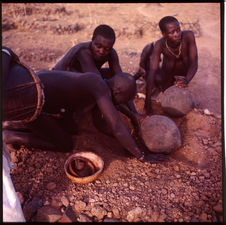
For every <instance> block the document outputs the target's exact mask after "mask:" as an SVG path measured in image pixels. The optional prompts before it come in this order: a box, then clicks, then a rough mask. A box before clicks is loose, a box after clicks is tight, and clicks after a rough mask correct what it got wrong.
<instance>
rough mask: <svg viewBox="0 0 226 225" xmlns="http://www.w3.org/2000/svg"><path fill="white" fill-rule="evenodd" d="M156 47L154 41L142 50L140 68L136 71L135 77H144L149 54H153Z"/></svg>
mask: <svg viewBox="0 0 226 225" xmlns="http://www.w3.org/2000/svg"><path fill="white" fill-rule="evenodd" d="M153 48H154V43H153V42H152V43H150V44H147V45H146V46H145V47H144V48H143V50H142V52H141V56H140V63H139V69H138V71H137V72H136V74H135V75H134V76H135V79H136V80H137V79H139V77H141V76H142V77H144V76H145V75H146V72H147V71H146V70H147V63H149V56H150V55H151V53H152V51H153Z"/></svg>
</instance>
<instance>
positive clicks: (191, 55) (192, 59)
mask: <svg viewBox="0 0 226 225" xmlns="http://www.w3.org/2000/svg"><path fill="white" fill-rule="evenodd" d="M185 43H186V44H187V47H188V69H187V74H186V76H177V77H175V78H176V82H175V85H176V86H177V87H180V88H183V87H187V85H188V83H189V82H190V81H191V80H192V78H193V77H194V75H195V73H196V72H197V69H198V53H197V46H196V42H195V37H194V33H193V32H191V31H188V32H187V33H186V36H185Z"/></svg>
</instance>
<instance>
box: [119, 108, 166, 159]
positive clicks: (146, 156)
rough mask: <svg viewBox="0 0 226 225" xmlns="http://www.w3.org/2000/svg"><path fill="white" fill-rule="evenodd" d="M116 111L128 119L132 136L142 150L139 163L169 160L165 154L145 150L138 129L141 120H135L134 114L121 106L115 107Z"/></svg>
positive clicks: (145, 147)
mask: <svg viewBox="0 0 226 225" xmlns="http://www.w3.org/2000/svg"><path fill="white" fill-rule="evenodd" d="M117 110H118V111H120V112H121V113H123V114H124V115H125V116H126V117H128V118H129V119H130V121H131V123H132V125H133V128H134V135H133V136H134V138H135V140H136V143H137V145H138V146H139V147H140V148H141V149H142V150H144V153H143V157H142V158H141V159H140V161H142V162H150V163H158V162H163V161H166V160H169V159H168V156H167V155H165V154H157V153H154V154H153V153H150V151H149V149H148V148H147V146H146V144H145V142H144V140H143V138H142V134H141V129H140V124H141V122H142V121H141V120H139V121H138V120H137V118H136V117H135V116H134V114H133V113H132V112H131V111H130V110H128V109H127V108H126V107H125V106H124V105H122V104H120V105H117ZM143 119H144V118H143ZM143 119H142V120H143Z"/></svg>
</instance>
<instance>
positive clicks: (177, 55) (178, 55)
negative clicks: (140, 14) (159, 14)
mask: <svg viewBox="0 0 226 225" xmlns="http://www.w3.org/2000/svg"><path fill="white" fill-rule="evenodd" d="M165 43H166V48H167V49H168V51H169V52H170V53H171V54H172V55H173V56H175V57H176V58H177V59H178V58H179V57H180V54H181V46H182V42H181V43H180V46H179V50H178V51H179V52H178V54H175V53H174V52H173V51H172V50H171V49H170V47H169V46H168V44H167V40H166V42H165Z"/></svg>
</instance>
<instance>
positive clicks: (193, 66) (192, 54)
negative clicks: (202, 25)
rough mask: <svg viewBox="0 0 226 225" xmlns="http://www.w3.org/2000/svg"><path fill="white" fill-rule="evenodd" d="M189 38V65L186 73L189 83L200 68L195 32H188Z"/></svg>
mask: <svg viewBox="0 0 226 225" xmlns="http://www.w3.org/2000/svg"><path fill="white" fill-rule="evenodd" d="M187 40H188V57H189V67H188V72H187V74H186V80H187V82H188V83H189V82H190V81H191V80H192V78H193V77H194V75H195V73H196V72H197V69H198V52H197V46H196V42H195V36H194V33H193V32H188V33H187Z"/></svg>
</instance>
